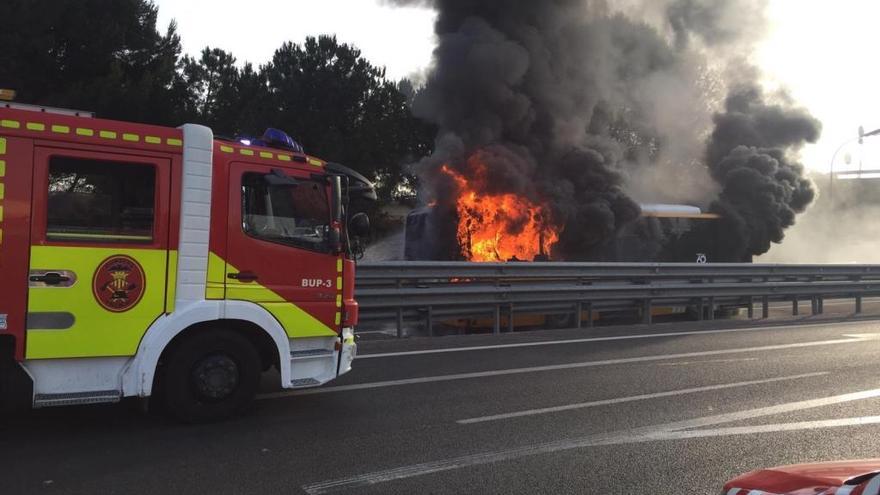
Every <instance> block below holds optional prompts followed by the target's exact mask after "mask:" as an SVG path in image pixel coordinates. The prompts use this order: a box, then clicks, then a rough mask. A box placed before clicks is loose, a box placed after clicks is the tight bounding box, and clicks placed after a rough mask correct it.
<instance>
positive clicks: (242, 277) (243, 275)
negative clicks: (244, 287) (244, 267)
mask: <svg viewBox="0 0 880 495" xmlns="http://www.w3.org/2000/svg"><path fill="white" fill-rule="evenodd" d="M227 277H229V278H231V279H232V280H238V281H239V282H253V281H254V280H256V279H257V278H259V277H257V274H256V273H253V272H238V273H230V274H229V275H227Z"/></svg>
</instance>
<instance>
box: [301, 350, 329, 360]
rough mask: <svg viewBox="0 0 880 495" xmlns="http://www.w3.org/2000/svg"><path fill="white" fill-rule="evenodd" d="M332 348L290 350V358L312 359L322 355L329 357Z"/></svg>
mask: <svg viewBox="0 0 880 495" xmlns="http://www.w3.org/2000/svg"><path fill="white" fill-rule="evenodd" d="M333 352H334V351H333V350H332V349H305V350H302V351H290V359H314V358H322V357H330V356H332V355H333Z"/></svg>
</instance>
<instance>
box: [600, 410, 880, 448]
mask: <svg viewBox="0 0 880 495" xmlns="http://www.w3.org/2000/svg"><path fill="white" fill-rule="evenodd" d="M876 424H880V416H862V417H858V418H841V419H823V420H817V421H798V422H794V423H773V424H766V425H755V426H731V427H727V428H710V429H703V430H687V431H660V432H656V433H653V434H647V435H644V436H642V437H640V438H638V439H637V440H638V441H639V442H643V441H644V442H652V441H656V440H685V439H689V438H709V437H726V436H734V435H754V434H756V433H779V432H787V431H801V430H814V429H819V428H840V427H844V426H865V425H876ZM605 445H607V444H605Z"/></svg>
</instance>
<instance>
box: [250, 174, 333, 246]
mask: <svg viewBox="0 0 880 495" xmlns="http://www.w3.org/2000/svg"><path fill="white" fill-rule="evenodd" d="M242 228H243V229H244V231H245V233H247V234H248V235H250V236H252V237H256V238H258V239H263V240H267V241H271V242H277V243H281V244H286V245H289V246H294V247H300V248H304V249H308V250H311V251H319V252H328V251H329V245H328V242H327V237H328V233H329V231H330V205H329V200H328V198H327V190H326V187H325V186H324V185H323V184H321V183H319V182H316V181H311V180H299V181H298V183H297V184H282V185H278V184H271V183H270V181H267V180H266V176H265V175H263V174H256V173H248V174H245V175H244V177H243V178H242Z"/></svg>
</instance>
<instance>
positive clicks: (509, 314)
mask: <svg viewBox="0 0 880 495" xmlns="http://www.w3.org/2000/svg"><path fill="white" fill-rule="evenodd" d="M507 332H508V333H513V303H510V305H509V306H507Z"/></svg>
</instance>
